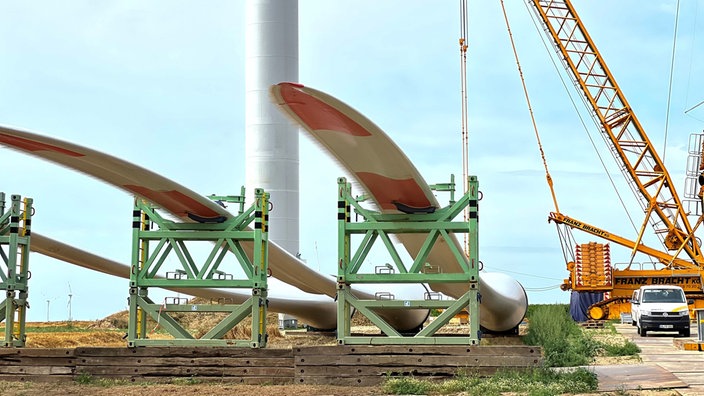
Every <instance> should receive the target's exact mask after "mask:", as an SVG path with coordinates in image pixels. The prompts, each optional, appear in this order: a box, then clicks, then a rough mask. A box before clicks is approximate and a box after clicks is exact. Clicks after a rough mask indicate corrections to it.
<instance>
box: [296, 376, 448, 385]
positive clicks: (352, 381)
mask: <svg viewBox="0 0 704 396" xmlns="http://www.w3.org/2000/svg"><path fill="white" fill-rule="evenodd" d="M387 379H388V377H385V376H368V377H366V376H363V377H297V378H296V381H295V384H299V385H331V386H349V387H357V386H377V385H380V384H382V383H384V382H385V381H386V380H387ZM423 379H424V380H428V381H442V380H447V377H445V376H440V377H423Z"/></svg>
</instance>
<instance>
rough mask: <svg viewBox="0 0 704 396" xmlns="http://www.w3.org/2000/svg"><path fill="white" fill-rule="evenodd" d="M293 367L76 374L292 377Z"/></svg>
mask: <svg viewBox="0 0 704 396" xmlns="http://www.w3.org/2000/svg"><path fill="white" fill-rule="evenodd" d="M293 370H294V369H293V367H198V366H140V367H120V366H80V365H79V366H76V373H86V374H91V375H95V376H101V377H102V376H105V375H122V376H138V375H140V376H171V377H191V376H198V377H201V376H210V377H213V376H220V377H224V376H228V377H263V376H268V377H291V378H293V374H294V372H293Z"/></svg>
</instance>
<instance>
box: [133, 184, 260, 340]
mask: <svg viewBox="0 0 704 396" xmlns="http://www.w3.org/2000/svg"><path fill="white" fill-rule="evenodd" d="M269 208H270V205H269V194H268V193H265V192H264V191H263V190H261V189H257V190H256V191H255V202H254V204H253V205H252V206H251V207H249V208H247V209H246V210H244V209H242V210H240V215H238V216H237V217H234V218H231V219H227V220H226V221H224V222H223V223H217V224H197V223H175V222H173V221H171V220H166V219H164V218H163V217H162V216H161V215H160V214H159V213H158V211H157V210H156V208H154V207H152V206H150V205H149V204H147V203H145V202H143V201H141V200H135V208H134V211H133V231H132V267H131V274H130V297H129V303H130V315H129V318H130V320H129V328H128V345H130V346H148V345H189V346H198V345H206V346H207V345H214V346H248V347H252V348H260V347H265V346H266V309H267V303H266V296H267V288H268V283H267V273H268V259H269V256H268V211H269ZM252 223H254V224H253V226H252ZM203 241H209V242H212V243H213V246H212V248H211V249H210V251H206V257H205V259H204V260H203V261H200V260H199V259H197V258H196V257H195V256H194V255H193V254H192V253H191V247H192V244H195V243H201V242H203ZM245 242H246V243H248V244H253V246H254V248H253V252H252V257H251V259H250V257H248V256H247V254H246V252H245V249H244V248H243V246H242V243H245ZM150 245H151V246H150ZM198 246H202V245H198ZM231 256H234V259H235V260H231ZM200 257H202V255H200V256H199V258H200ZM226 259H230V260H228V261H227V262H226V261H225V260H226ZM232 261H235V262H236V263H234V264H233V263H232ZM167 264H168V267H167ZM233 265H234V267H233ZM240 269H241V270H242V272H244V276H241V275H240V272H239V270H240ZM162 272H166V276H164V275H163V274H161V273H162ZM151 287H162V288H206V287H207V288H233V289H248V290H250V291H251V293H252V298H250V299H248V300H247V301H246V302H245V303H243V304H155V303H154V302H153V301H151V300H150V299H149V297H148V293H149V288H151ZM172 313H178V314H187V313H208V314H214V313H225V314H226V315H225V317H224V318H223V319H221V320H220V321H219V322H218V323H217V324H216V325H215V326H214V327H213V328H212V329H210V330H209V331H208V332H206V334H205V335H204V336H202V337H200V338H198V339H196V337H194V336H193V335H192V334H190V333H189V331H188V330H187V329H185V328H183V326H181V325H180V324H179V323H178V321H177V320H175V319H174V318H173V317H172V316H171V314H172ZM147 316H149V317H151V318H152V319H154V320H156V321H158V322H159V324H160V325H161V326H162V327H163V328H164V329H165V330H166V331H167V332H168V333H169V334H171V335H172V336H173V337H174V339H173V340H149V339H146V331H145V328H144V327H145V326H146V318H147ZM247 316H251V317H252V337H251V339H249V340H222V339H215V338H221V337H223V336H224V335H225V334H226V333H227V332H228V331H230V330H231V329H232V328H233V327H234V326H236V325H237V324H239V323H240V322H241V321H242V320H243V319H244V318H246V317H247Z"/></svg>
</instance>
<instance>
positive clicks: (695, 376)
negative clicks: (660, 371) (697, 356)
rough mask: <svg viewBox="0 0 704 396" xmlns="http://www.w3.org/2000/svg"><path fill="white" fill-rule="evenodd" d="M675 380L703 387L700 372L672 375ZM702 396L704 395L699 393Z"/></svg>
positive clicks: (702, 378)
mask: <svg viewBox="0 0 704 396" xmlns="http://www.w3.org/2000/svg"><path fill="white" fill-rule="evenodd" d="M674 374H675V376H676V377H677V378H679V379H680V380H682V381H684V382H686V383H688V384H689V385H704V375H702V372H701V371H698V372H691V373H689V372H688V373H683V372H679V373H674ZM701 394H704V393H700V395H701Z"/></svg>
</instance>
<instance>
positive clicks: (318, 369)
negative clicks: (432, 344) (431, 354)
mask: <svg viewBox="0 0 704 396" xmlns="http://www.w3.org/2000/svg"><path fill="white" fill-rule="evenodd" d="M498 369H499V368H498V367H457V366H454V365H447V366H439V367H418V366H397V367H389V366H370V365H364V366H356V367H350V366H327V365H326V366H299V367H296V369H295V370H294V371H295V374H296V377H297V378H298V377H358V376H361V377H364V376H409V375H412V376H415V377H421V376H441V375H446V376H448V377H452V376H455V375H458V374H459V375H472V374H474V375H479V376H487V375H491V374H494V373H495V372H496V371H497V370H498Z"/></svg>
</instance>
